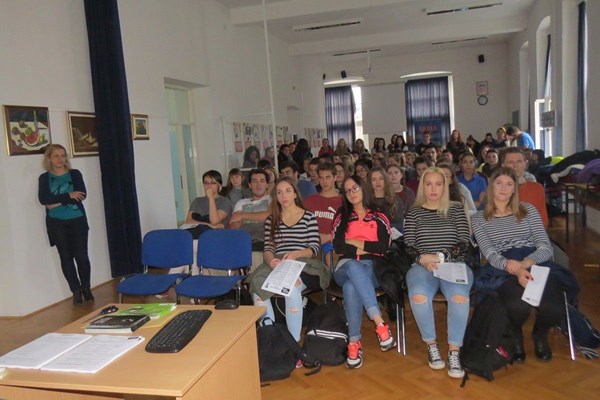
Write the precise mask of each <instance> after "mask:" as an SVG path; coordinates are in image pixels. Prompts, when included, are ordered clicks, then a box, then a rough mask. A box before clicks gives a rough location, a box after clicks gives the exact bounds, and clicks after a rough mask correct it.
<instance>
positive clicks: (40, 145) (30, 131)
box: [4, 106, 52, 156]
mask: <svg viewBox="0 0 600 400" xmlns="http://www.w3.org/2000/svg"><path fill="white" fill-rule="evenodd" d="M4 127H5V129H6V148H7V150H8V155H9V156H20V155H27V154H43V153H44V147H46V145H48V144H50V143H52V140H51V137H50V120H49V116H48V107H31V106H4Z"/></svg>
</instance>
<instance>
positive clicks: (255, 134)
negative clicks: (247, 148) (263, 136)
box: [252, 124, 261, 149]
mask: <svg viewBox="0 0 600 400" xmlns="http://www.w3.org/2000/svg"><path fill="white" fill-rule="evenodd" d="M252 141H253V142H254V145H255V146H256V147H257V148H259V149H260V147H261V143H260V124H253V125H252Z"/></svg>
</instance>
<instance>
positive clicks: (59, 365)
mask: <svg viewBox="0 0 600 400" xmlns="http://www.w3.org/2000/svg"><path fill="white" fill-rule="evenodd" d="M143 341H144V338H143V337H141V336H112V335H98V336H92V335H82V334H69V333H48V334H46V335H44V336H42V337H41V338H39V339H36V340H34V341H33V342H30V343H28V344H26V345H24V346H22V347H19V348H18V349H16V350H13V351H11V352H10V353H8V354H5V355H4V356H2V357H0V367H6V368H26V369H42V370H47V371H65V372H85V373H94V372H98V371H99V370H100V369H102V368H103V367H105V366H106V365H108V364H109V363H110V362H111V361H113V360H115V359H117V358H118V357H119V356H121V355H123V354H125V353H126V352H127V351H129V350H130V349H132V348H133V347H135V346H136V345H138V344H139V343H141V342H143Z"/></svg>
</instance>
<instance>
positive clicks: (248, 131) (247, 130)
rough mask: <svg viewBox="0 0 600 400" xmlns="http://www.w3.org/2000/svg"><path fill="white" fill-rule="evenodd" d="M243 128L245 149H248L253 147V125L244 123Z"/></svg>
mask: <svg viewBox="0 0 600 400" xmlns="http://www.w3.org/2000/svg"><path fill="white" fill-rule="evenodd" d="M242 127H243V130H244V148H245V149H247V148H248V147H250V146H252V125H250V124H246V123H244V124H243V126H242Z"/></svg>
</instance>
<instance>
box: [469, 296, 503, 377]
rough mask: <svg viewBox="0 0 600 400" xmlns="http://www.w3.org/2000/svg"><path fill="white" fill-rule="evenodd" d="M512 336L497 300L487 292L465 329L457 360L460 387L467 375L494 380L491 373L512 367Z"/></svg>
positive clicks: (501, 306)
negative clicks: (459, 370) (461, 369)
mask: <svg viewBox="0 0 600 400" xmlns="http://www.w3.org/2000/svg"><path fill="white" fill-rule="evenodd" d="M514 352H515V335H514V333H513V331H512V329H511V326H510V322H509V321H508V316H507V314H506V310H505V308H504V305H503V304H502V302H501V301H500V299H499V298H498V296H497V295H496V294H495V293H493V292H489V293H487V294H486V295H485V297H484V298H483V299H482V300H481V302H480V303H478V304H476V305H475V311H474V312H473V316H472V317H471V321H470V322H469V325H468V326H467V330H466V332H465V338H464V342H463V347H462V349H461V351H460V358H461V361H462V365H463V368H464V369H465V377H464V378H463V382H462V384H461V387H462V386H464V385H465V383H466V381H467V380H468V379H469V375H468V374H469V373H471V374H475V375H478V376H481V377H484V378H486V379H487V380H488V381H492V380H493V379H494V374H493V371H496V370H498V369H500V368H502V367H505V366H506V365H507V364H512V363H513V354H514Z"/></svg>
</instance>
